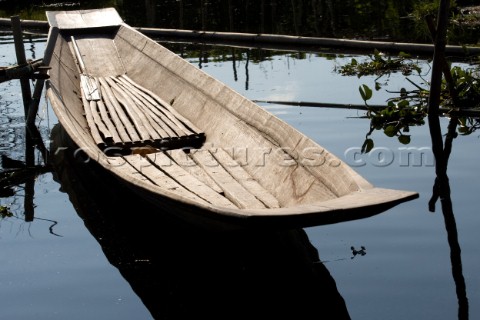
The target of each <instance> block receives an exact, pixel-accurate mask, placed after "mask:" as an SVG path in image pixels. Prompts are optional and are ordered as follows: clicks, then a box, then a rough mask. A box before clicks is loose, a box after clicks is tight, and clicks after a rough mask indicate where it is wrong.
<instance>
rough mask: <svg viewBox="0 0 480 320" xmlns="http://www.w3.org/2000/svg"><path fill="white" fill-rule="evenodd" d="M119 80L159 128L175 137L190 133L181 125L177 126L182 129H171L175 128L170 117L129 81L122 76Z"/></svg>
mask: <svg viewBox="0 0 480 320" xmlns="http://www.w3.org/2000/svg"><path fill="white" fill-rule="evenodd" d="M117 79H118V81H120V83H121V85H122V86H123V87H124V88H125V90H127V91H129V92H130V93H131V94H132V95H133V96H135V97H136V98H137V99H139V101H141V102H142V106H143V107H144V109H145V112H147V113H148V114H149V115H150V116H151V117H153V118H154V119H155V121H156V122H157V123H158V124H159V125H160V126H161V128H162V129H163V130H164V131H165V132H167V133H168V136H169V137H176V136H179V135H183V134H185V133H186V134H191V133H192V132H189V131H185V130H183V128H182V125H181V124H180V126H178V127H179V128H181V129H182V131H177V132H175V131H173V130H172V129H171V128H175V127H176V125H175V124H174V123H173V122H172V120H171V118H169V117H167V115H166V114H165V113H163V112H162V111H161V110H160V109H159V108H158V107H156V102H155V101H154V100H153V99H152V98H151V97H149V96H148V95H146V94H145V93H143V92H142V91H140V90H138V89H137V88H136V87H134V86H133V85H132V84H131V83H130V82H128V81H126V80H124V79H122V77H120V78H117Z"/></svg>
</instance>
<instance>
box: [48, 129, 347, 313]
mask: <svg viewBox="0 0 480 320" xmlns="http://www.w3.org/2000/svg"><path fill="white" fill-rule="evenodd" d="M65 138H67V139H68V136H67V135H66V133H65V131H64V130H63V128H62V127H61V126H59V125H57V126H56V127H55V128H54V129H53V131H52V146H51V147H52V149H51V150H60V149H57V147H58V146H64V145H65V140H64V139H65ZM52 160H53V165H54V169H55V170H54V176H55V178H56V179H57V181H58V182H59V183H60V184H61V190H62V191H64V192H66V193H67V194H68V195H69V198H70V200H71V202H72V204H73V205H74V207H75V209H76V211H77V213H78V215H79V216H80V217H81V218H82V219H83V220H84V222H85V226H86V227H87V229H88V230H89V231H90V233H91V234H92V235H93V236H94V237H95V239H96V240H97V241H98V242H99V244H100V245H101V247H102V250H103V252H104V254H105V256H106V257H107V259H108V260H109V262H110V263H111V264H112V265H113V266H115V267H116V268H117V269H118V270H119V271H120V273H121V274H122V276H123V277H124V278H125V280H126V281H128V283H129V284H130V285H131V287H132V289H133V291H134V292H135V293H136V294H137V295H138V296H139V297H140V299H141V300H142V302H143V303H144V304H145V306H146V307H147V308H148V310H149V311H150V313H151V314H152V316H153V317H154V318H156V319H167V318H168V319H180V318H181V319H183V318H187V317H191V318H193V317H195V318H201V317H202V316H205V317H208V318H209V319H217V318H222V319H236V318H246V317H249V318H251V317H252V316H254V317H258V316H265V317H268V318H273V317H285V316H293V317H295V318H296V319H303V318H307V317H308V318H311V317H316V318H321V319H323V318H328V319H350V316H349V313H348V310H347V307H346V304H345V301H344V299H343V297H342V296H341V295H340V293H339V291H338V289H337V287H336V283H335V281H334V279H333V278H332V276H331V275H330V273H329V271H328V270H327V268H326V267H325V266H324V265H323V264H322V263H321V262H320V259H319V255H318V252H317V250H316V248H314V247H313V246H312V245H311V243H310V241H309V239H308V237H307V235H306V233H305V231H304V230H303V229H295V230H288V231H260V230H251V229H250V230H247V229H246V230H243V231H235V232H215V231H211V230H207V229H204V228H198V227H195V226H193V225H191V224H188V223H185V222H183V221H179V220H176V219H175V218H174V217H173V215H167V214H162V212H160V209H159V208H158V207H152V206H151V205H150V204H149V203H147V202H145V201H144V200H142V198H140V197H139V196H138V195H136V194H135V193H133V192H132V191H130V190H129V189H126V187H124V186H123V185H121V184H119V183H115V180H113V181H112V179H114V178H113V177H112V176H110V175H108V174H107V173H105V171H104V170H98V169H99V168H95V166H96V164H95V163H94V162H93V161H91V163H88V164H84V163H79V162H78V161H77V160H76V159H74V157H73V155H72V153H71V152H52ZM112 186H115V187H112Z"/></svg>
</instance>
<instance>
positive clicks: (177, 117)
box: [122, 75, 202, 134]
mask: <svg viewBox="0 0 480 320" xmlns="http://www.w3.org/2000/svg"><path fill="white" fill-rule="evenodd" d="M122 78H124V79H126V80H127V81H129V82H130V83H131V84H133V85H134V86H136V87H137V88H138V89H140V90H141V91H143V92H145V93H147V94H148V95H150V96H151V97H152V98H154V99H155V100H156V101H157V102H158V103H159V104H160V105H161V106H162V107H164V108H165V109H167V110H168V111H169V112H170V113H171V114H172V115H173V116H174V117H172V118H171V120H172V121H174V122H175V121H176V119H182V122H183V123H185V125H186V126H188V127H189V129H191V130H193V131H194V132H195V133H197V134H199V133H202V130H200V129H199V128H197V126H195V125H194V124H193V123H192V122H190V121H189V120H188V119H185V117H183V116H182V115H181V114H180V113H178V111H177V110H175V108H173V107H172V106H171V105H170V104H169V103H168V102H166V101H165V100H163V99H162V98H160V97H159V96H158V95H156V94H155V93H154V92H152V91H150V90H148V89H147V88H144V87H142V86H140V85H139V84H138V83H135V81H133V80H132V79H130V78H129V77H128V76H127V75H123V76H122Z"/></svg>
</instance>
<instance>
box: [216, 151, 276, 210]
mask: <svg viewBox="0 0 480 320" xmlns="http://www.w3.org/2000/svg"><path fill="white" fill-rule="evenodd" d="M211 154H212V155H213V156H214V157H215V159H216V160H217V161H218V162H219V163H220V164H221V165H222V167H223V168H224V169H225V170H226V171H227V172H228V173H230V175H231V176H232V177H234V178H235V180H237V181H238V182H240V184H241V185H242V186H244V187H245V189H247V190H248V191H249V192H250V193H252V194H253V195H254V196H255V197H256V198H257V199H258V200H260V201H261V202H263V204H265V206H266V207H267V208H279V207H280V204H279V203H278V200H277V199H276V198H275V197H274V196H273V195H272V194H271V193H270V192H268V191H267V190H266V189H265V188H264V187H262V186H261V185H260V184H259V183H258V182H257V181H256V180H255V179H254V178H253V177H252V176H251V175H250V174H248V173H247V172H246V171H245V170H244V169H243V168H242V167H241V166H240V164H239V163H238V162H236V161H235V160H233V159H232V157H230V155H229V154H228V153H227V152H226V151H225V150H223V149H222V148H216V149H215V150H212V151H211Z"/></svg>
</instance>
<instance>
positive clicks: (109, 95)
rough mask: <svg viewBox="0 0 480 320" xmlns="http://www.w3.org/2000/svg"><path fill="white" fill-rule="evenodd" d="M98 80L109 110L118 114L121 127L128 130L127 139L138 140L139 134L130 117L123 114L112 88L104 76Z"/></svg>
mask: <svg viewBox="0 0 480 320" xmlns="http://www.w3.org/2000/svg"><path fill="white" fill-rule="evenodd" d="M98 80H99V82H100V88H101V90H102V96H103V98H104V99H105V102H106V104H107V106H109V105H110V107H111V108H110V112H112V110H111V109H113V110H114V112H115V113H116V114H117V115H118V117H119V119H120V121H121V123H122V125H121V127H125V129H126V131H127V132H128V135H129V137H130V138H129V141H130V142H135V141H140V136H139V135H138V133H137V131H136V130H135V128H134V126H133V125H132V123H131V122H130V119H129V118H128V116H127V115H126V114H125V111H124V110H123V108H122V106H121V105H120V104H119V102H118V101H117V98H116V97H115V95H114V93H113V92H112V89H110V86H109V85H108V83H107V82H106V81H105V79H104V78H101V77H100V78H98ZM116 125H118V124H116ZM119 133H120V132H119ZM124 142H127V141H124Z"/></svg>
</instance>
